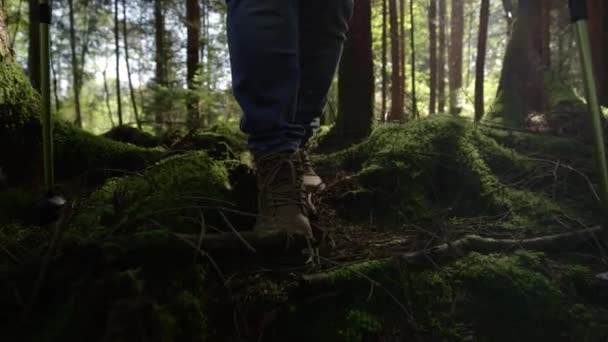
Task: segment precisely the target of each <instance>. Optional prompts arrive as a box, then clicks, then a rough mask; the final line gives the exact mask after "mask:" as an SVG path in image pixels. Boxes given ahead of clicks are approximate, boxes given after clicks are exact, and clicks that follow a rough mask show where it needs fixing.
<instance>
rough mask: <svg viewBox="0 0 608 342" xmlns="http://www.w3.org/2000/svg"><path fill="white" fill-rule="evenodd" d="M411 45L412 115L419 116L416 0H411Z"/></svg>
mask: <svg viewBox="0 0 608 342" xmlns="http://www.w3.org/2000/svg"><path fill="white" fill-rule="evenodd" d="M410 25H411V26H412V28H411V30H410V45H411V49H412V70H411V71H410V73H411V74H412V116H413V117H414V118H418V117H419V115H418V102H417V101H418V100H417V99H416V49H415V46H416V41H415V40H414V32H415V28H416V26H415V25H414V0H410Z"/></svg>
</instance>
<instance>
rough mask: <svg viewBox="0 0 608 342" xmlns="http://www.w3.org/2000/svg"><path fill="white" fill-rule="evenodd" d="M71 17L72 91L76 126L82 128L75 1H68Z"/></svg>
mask: <svg viewBox="0 0 608 342" xmlns="http://www.w3.org/2000/svg"><path fill="white" fill-rule="evenodd" d="M68 10H69V17H70V50H71V54H72V82H73V83H72V90H73V92H74V109H75V111H76V120H75V121H74V123H75V124H76V126H78V127H80V128H82V113H81V111H80V68H79V66H78V58H77V56H76V28H75V25H76V24H75V22H74V0H68Z"/></svg>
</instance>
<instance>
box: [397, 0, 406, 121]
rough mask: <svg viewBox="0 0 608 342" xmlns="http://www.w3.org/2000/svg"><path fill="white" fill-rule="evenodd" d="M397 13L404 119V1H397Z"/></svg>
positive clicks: (404, 114)
mask: <svg viewBox="0 0 608 342" xmlns="http://www.w3.org/2000/svg"><path fill="white" fill-rule="evenodd" d="M397 11H398V13H399V15H398V16H397V18H398V19H397V20H398V21H399V33H398V36H399V38H398V42H399V63H401V64H400V66H401V68H400V69H399V79H400V80H401V103H402V104H403V112H404V113H403V116H404V118H405V116H406V113H405V99H406V92H407V80H406V78H405V69H406V65H407V60H406V57H405V47H406V45H405V44H406V43H405V18H406V17H405V0H399V8H398V9H397Z"/></svg>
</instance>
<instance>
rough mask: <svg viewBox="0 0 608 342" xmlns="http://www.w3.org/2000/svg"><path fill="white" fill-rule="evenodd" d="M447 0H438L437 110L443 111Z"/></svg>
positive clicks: (444, 101)
mask: <svg viewBox="0 0 608 342" xmlns="http://www.w3.org/2000/svg"><path fill="white" fill-rule="evenodd" d="M446 2H447V0H439V53H438V55H439V56H438V58H437V110H438V112H439V113H445V104H446V96H445V76H446V75H445V66H446V50H447V48H446V47H447V42H446V32H445V29H446V27H447V25H448V21H447V18H446V16H447V8H446Z"/></svg>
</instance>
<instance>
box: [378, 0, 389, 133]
mask: <svg viewBox="0 0 608 342" xmlns="http://www.w3.org/2000/svg"><path fill="white" fill-rule="evenodd" d="M381 1H382V111H381V118H380V120H381V121H383V122H384V121H386V114H387V113H386V110H387V106H386V102H387V101H386V99H387V88H388V79H387V78H388V75H387V71H386V70H387V64H388V61H387V50H388V49H387V47H388V36H387V31H388V4H387V1H388V0H381Z"/></svg>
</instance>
